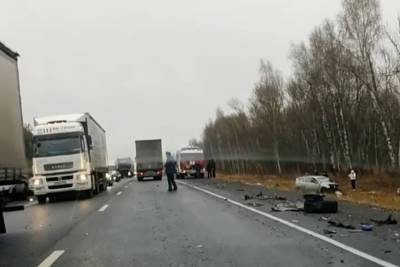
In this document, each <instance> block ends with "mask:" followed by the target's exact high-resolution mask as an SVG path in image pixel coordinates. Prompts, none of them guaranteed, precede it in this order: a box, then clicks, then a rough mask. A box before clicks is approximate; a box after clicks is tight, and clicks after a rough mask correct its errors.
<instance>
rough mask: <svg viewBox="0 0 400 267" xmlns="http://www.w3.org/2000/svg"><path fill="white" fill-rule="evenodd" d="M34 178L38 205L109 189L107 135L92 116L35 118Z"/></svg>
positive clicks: (33, 182) (31, 182)
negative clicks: (67, 195)
mask: <svg viewBox="0 0 400 267" xmlns="http://www.w3.org/2000/svg"><path fill="white" fill-rule="evenodd" d="M34 125H35V127H34V131H33V147H34V151H33V167H32V169H33V175H34V176H33V177H32V178H31V179H30V187H31V188H32V190H33V191H34V193H35V196H36V197H37V199H38V201H39V203H41V204H42V203H45V202H46V197H53V196H56V195H58V194H61V193H74V192H80V193H84V194H85V195H86V196H87V197H92V195H93V194H97V193H99V192H100V191H103V190H106V188H107V177H106V173H107V172H108V166H107V145H106V134H105V131H104V129H103V128H102V127H101V126H100V124H99V123H97V122H96V120H95V119H94V118H93V117H92V116H91V115H90V114H89V113H83V114H70V115H60V116H49V117H42V118H35V119H34Z"/></svg>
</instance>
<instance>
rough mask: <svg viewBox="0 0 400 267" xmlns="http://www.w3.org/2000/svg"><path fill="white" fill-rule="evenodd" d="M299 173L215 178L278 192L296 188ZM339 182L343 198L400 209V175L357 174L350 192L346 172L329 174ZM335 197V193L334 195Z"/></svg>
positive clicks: (220, 175)
mask: <svg viewBox="0 0 400 267" xmlns="http://www.w3.org/2000/svg"><path fill="white" fill-rule="evenodd" d="M298 176H300V175H296V174H292V175H285V176H275V175H265V176H263V175H237V174H229V175H228V174H221V173H219V174H218V175H217V177H218V178H219V179H221V180H223V181H227V182H240V183H244V184H252V185H255V184H258V185H262V186H264V187H266V188H269V189H276V190H281V191H295V190H296V189H295V178H296V177H298ZM331 179H332V180H334V181H335V182H336V183H338V184H339V189H340V191H341V192H342V193H343V196H342V197H341V199H342V200H346V201H350V202H354V203H359V204H368V205H372V206H376V207H381V208H386V209H392V210H400V195H397V193H396V190H397V188H399V187H400V177H393V176H389V175H385V174H375V175H373V174H370V175H360V174H359V175H358V178H357V190H355V191H352V189H351V186H350V181H349V179H348V178H347V175H340V176H339V175H338V176H333V177H331ZM335 197H336V196H335Z"/></svg>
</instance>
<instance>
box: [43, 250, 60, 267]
mask: <svg viewBox="0 0 400 267" xmlns="http://www.w3.org/2000/svg"><path fill="white" fill-rule="evenodd" d="M63 253H64V250H55V251H53V253H51V254H50V256H48V257H47V258H46V259H45V260H44V261H42V263H41V264H39V265H38V267H50V266H51V265H53V263H54V262H55V261H56V260H57V259H58V258H59V257H60V256H61V255H62V254H63Z"/></svg>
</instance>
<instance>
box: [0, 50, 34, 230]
mask: <svg viewBox="0 0 400 267" xmlns="http://www.w3.org/2000/svg"><path fill="white" fill-rule="evenodd" d="M18 56H19V55H18V53H16V52H14V51H12V50H11V49H10V48H8V47H6V46H5V45H4V44H3V43H1V42H0V213H1V214H0V233H4V232H5V226H4V220H3V216H2V209H3V206H4V205H5V203H6V202H7V201H8V198H9V193H10V192H9V191H10V189H11V188H15V186H17V185H18V184H20V185H23V183H25V182H26V180H25V179H24V177H23V175H24V174H26V172H28V166H27V160H26V154H25V143H24V135H23V121H22V108H21V97H20V88H19V76H18Z"/></svg>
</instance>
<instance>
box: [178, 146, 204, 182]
mask: <svg viewBox="0 0 400 267" xmlns="http://www.w3.org/2000/svg"><path fill="white" fill-rule="evenodd" d="M176 161H177V165H178V178H185V177H187V176H191V177H197V178H204V175H205V164H206V163H205V160H204V152H203V150H202V149H201V148H199V147H195V146H187V147H184V148H182V149H181V150H179V151H178V152H177V153H176Z"/></svg>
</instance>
